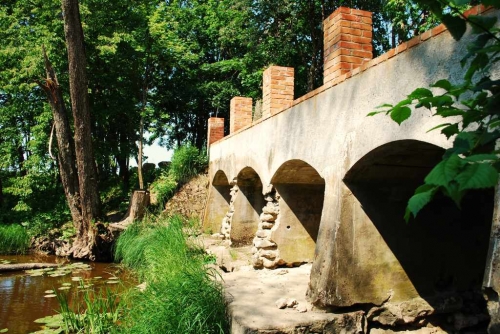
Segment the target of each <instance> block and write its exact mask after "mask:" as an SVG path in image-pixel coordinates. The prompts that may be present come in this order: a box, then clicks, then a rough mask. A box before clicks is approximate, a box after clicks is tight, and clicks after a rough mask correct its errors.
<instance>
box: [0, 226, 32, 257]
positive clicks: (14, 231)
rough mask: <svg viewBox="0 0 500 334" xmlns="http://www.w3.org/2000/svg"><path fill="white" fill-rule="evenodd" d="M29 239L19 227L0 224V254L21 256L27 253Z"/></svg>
mask: <svg viewBox="0 0 500 334" xmlns="http://www.w3.org/2000/svg"><path fill="white" fill-rule="evenodd" d="M29 245H30V237H29V235H28V233H27V232H26V229H25V228H24V227H22V226H21V225H16V224H9V225H1V224H0V254H23V253H26V252H27V251H28V248H29Z"/></svg>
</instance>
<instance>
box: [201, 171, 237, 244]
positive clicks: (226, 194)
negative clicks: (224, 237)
mask: <svg viewBox="0 0 500 334" xmlns="http://www.w3.org/2000/svg"><path fill="white" fill-rule="evenodd" d="M230 192H231V185H230V184H229V181H228V179H227V176H226V174H225V173H224V172H223V171H222V170H219V171H217V173H215V175H214V178H213V180H212V184H211V187H210V191H209V197H208V201H207V208H206V210H205V219H204V220H203V230H204V231H205V232H206V233H210V234H211V233H216V232H219V231H220V229H221V225H222V219H223V218H224V216H225V215H226V213H227V211H228V210H229V201H230V199H231V195H230Z"/></svg>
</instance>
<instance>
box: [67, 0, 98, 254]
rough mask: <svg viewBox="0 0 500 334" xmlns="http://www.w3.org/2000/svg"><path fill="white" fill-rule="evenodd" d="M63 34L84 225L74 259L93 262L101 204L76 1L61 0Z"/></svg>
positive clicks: (78, 237)
mask: <svg viewBox="0 0 500 334" xmlns="http://www.w3.org/2000/svg"><path fill="white" fill-rule="evenodd" d="M62 9H63V16H64V33H65V36H66V44H67V48H68V62H69V85H70V96H71V108H72V112H73V119H74V125H75V151H76V164H77V170H78V181H79V185H80V197H81V205H82V218H83V223H82V224H81V225H80V226H78V227H77V237H76V240H75V242H74V244H73V252H72V253H73V257H75V258H89V259H90V260H95V252H94V248H95V245H96V241H95V237H96V230H95V228H94V226H93V222H94V221H95V220H96V219H97V218H98V217H99V215H100V212H99V209H100V200H99V193H98V189H97V172H96V166H95V162H94V154H93V150H92V132H91V125H90V124H91V123H90V107H89V97H88V83H87V69H86V66H87V62H86V58H85V48H84V44H83V42H84V39H83V29H82V24H81V21H80V10H79V6H78V0H62Z"/></svg>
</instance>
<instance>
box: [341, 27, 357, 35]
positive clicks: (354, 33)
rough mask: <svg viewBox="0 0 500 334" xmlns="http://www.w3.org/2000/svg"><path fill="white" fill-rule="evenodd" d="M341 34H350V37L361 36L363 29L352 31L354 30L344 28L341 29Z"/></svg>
mask: <svg viewBox="0 0 500 334" xmlns="http://www.w3.org/2000/svg"><path fill="white" fill-rule="evenodd" d="M340 33H341V34H349V35H353V36H361V34H362V31H361V29H352V28H346V27H342V28H340Z"/></svg>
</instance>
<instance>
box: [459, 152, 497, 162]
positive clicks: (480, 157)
mask: <svg viewBox="0 0 500 334" xmlns="http://www.w3.org/2000/svg"><path fill="white" fill-rule="evenodd" d="M464 160H465V161H468V162H481V161H494V160H498V156H497V155H496V154H474V155H470V156H468V157H466V158H464Z"/></svg>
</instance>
